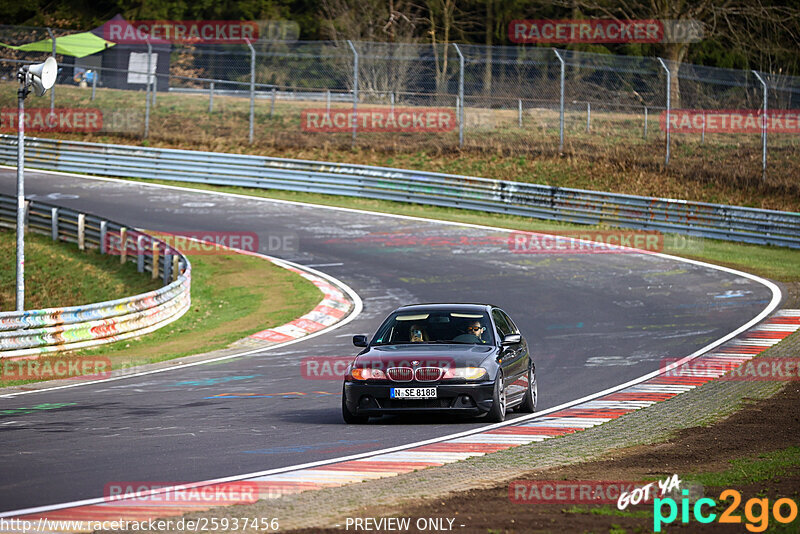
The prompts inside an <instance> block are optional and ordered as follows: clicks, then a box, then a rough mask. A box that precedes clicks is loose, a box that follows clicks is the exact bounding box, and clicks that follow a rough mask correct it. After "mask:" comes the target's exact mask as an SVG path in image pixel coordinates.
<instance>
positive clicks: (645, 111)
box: [644, 106, 647, 139]
mask: <svg viewBox="0 0 800 534" xmlns="http://www.w3.org/2000/svg"><path fill="white" fill-rule="evenodd" d="M644 138H645V139H647V106H645V107H644Z"/></svg>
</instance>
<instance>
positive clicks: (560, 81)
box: [0, 27, 800, 188]
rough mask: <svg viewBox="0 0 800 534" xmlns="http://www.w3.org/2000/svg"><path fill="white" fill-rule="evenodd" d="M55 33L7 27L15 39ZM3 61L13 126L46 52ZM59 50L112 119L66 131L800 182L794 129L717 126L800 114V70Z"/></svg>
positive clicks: (378, 53) (423, 50)
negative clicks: (528, 159)
mask: <svg viewBox="0 0 800 534" xmlns="http://www.w3.org/2000/svg"><path fill="white" fill-rule="evenodd" d="M63 33H64V32H56V41H57V40H58V36H59V35H61V34H63ZM47 36H48V32H47V30H46V29H41V28H27V29H26V28H19V27H0V42H4V43H8V44H21V43H27V42H32V41H34V40H36V39H43V38H47ZM0 55H2V58H1V59H0V87H2V88H3V90H2V91H0V102H2V103H3V108H5V109H4V112H3V117H4V120H3V123H2V129H3V130H4V131H6V132H8V131H11V130H9V128H10V126H13V124H11V125H10V124H9V122H12V123H13V121H10V117H11V111H12V108H13V109H15V107H16V102H15V96H16V91H15V88H16V85H15V84H16V82H15V75H16V71H17V69H18V68H19V65H20V63H22V62H40V61H43V60H44V58H46V57H47V55H49V54H47V53H22V52H19V51H16V50H13V49H7V48H3V49H0ZM56 59H57V60H58V62H59V76H58V79H57V87H56V92H55V95H56V96H55V104H56V107H58V108H77V109H97V110H100V112H101V113H102V121H101V123H102V124H100V125H97V124H95V125H94V130H92V129H91V128H86V129H85V130H84V131H81V130H80V128H73V129H72V130H70V129H69V128H64V131H63V135H65V136H67V137H69V136H70V134H72V133H74V134H75V138H82V139H85V138H86V137H85V136H86V134H87V133H88V134H91V135H98V136H109V135H111V136H113V137H131V138H151V139H154V140H158V141H164V142H167V143H174V144H184V143H187V144H194V145H198V146H202V147H204V148H212V149H220V150H230V149H231V147H236V148H235V150H237V151H238V150H244V149H242V148H241V146H242V145H247V144H252V145H254V146H255V147H259V146H262V147H267V146H274V147H283V148H301V149H302V148H320V147H322V148H325V147H327V148H350V147H358V148H363V149H376V150H389V151H423V152H431V151H433V152H454V151H455V152H457V151H459V150H470V151H483V152H487V153H491V154H498V153H499V154H520V155H560V154H563V155H566V156H574V157H581V158H585V159H587V160H589V161H600V160H603V161H608V162H611V163H613V164H614V165H617V166H618V168H629V167H630V166H638V167H639V168H645V169H659V170H660V169H664V168H670V169H673V170H675V171H677V172H679V173H682V174H684V175H686V176H692V177H699V178H707V179H710V180H714V179H719V178H723V179H724V181H725V182H726V183H733V184H736V183H757V182H761V181H765V182H768V183H769V184H770V185H771V186H774V187H779V188H780V187H795V186H796V184H797V183H798V178H799V177H800V176H799V174H800V171H799V170H798V169H799V168H800V166H799V165H798V155H800V153H799V152H798V149H799V148H800V135H798V131H800V128H798V126H797V124H795V126H794V128H793V129H792V128H786V129H784V130H785V131H784V130H781V129H778V130H776V131H772V130H770V131H768V132H767V131H765V129H764V128H761V127H758V128H756V129H755V130H753V129H752V128H750V129H749V130H748V131H746V132H736V131H727V130H725V129H724V128H723V129H720V128H719V124H715V123H714V122H713V121H714V120H715V119H714V112H719V111H722V110H739V111H742V110H751V111H752V112H753V114H755V116H756V117H758V118H759V120H760V117H761V116H762V115H763V111H764V110H797V109H798V108H800V77H791V76H785V75H774V74H767V73H757V72H754V71H742V70H732V69H720V68H713V67H705V66H699V65H691V64H686V63H681V64H679V65H676V64H670V62H668V61H664V60H661V59H659V58H648V57H631V56H615V55H609V54H596V53H586V52H577V51H572V50H559V49H553V48H541V47H524V46H519V47H501V46H495V47H486V46H479V45H463V44H461V45H456V44H449V45H441V44H439V45H431V44H389V43H372V42H350V41H338V42H334V41H315V42H303V41H294V42H284V41H258V42H253V43H251V44H244V45H220V44H215V45H209V44H197V45H180V44H174V43H173V44H170V43H166V44H164V43H158V44H155V43H154V44H152V46H150V47H148V46H147V44H146V43H143V44H136V45H122V44H119V45H117V46H115V47H112V48H109V49H107V50H105V51H103V52H100V53H98V54H93V55H90V56H87V57H84V58H73V57H69V56H62V55H58V56H57V58H56ZM148 65H149V69H150V72H151V76H149V77H148V76H147V70H148ZM28 105H29V106H34V105H40V106H41V107H47V105H46V103H43V104H38V103H35V102H30V103H29V104H28ZM668 108H669V109H668ZM683 110H694V111H693V113H694V115H695V116H696V117H695V118H696V119H697V117H699V119H697V120H699V122H694V123H693V127H692V128H689V129H688V130H687V129H686V128H677V126H679V125H680V120H682V119H683V118H685V113H684V111H683ZM668 112H669V117H670V118H671V119H672V120H671V121H667V114H668ZM402 113H406V115H402V117H405V119H404V120H405V122H403V123H402V124H401V122H402V121H401V114H402ZM34 119H35V117H33V118H31V122H32V123H33V122H34ZM706 121H708V125H709V127H708V128H706ZM67 122H68V121H67ZM670 124H672V129H671V128H670ZM698 124H699V126H698ZM31 126H32V127H33V128H32V130H31V132H32V133H33V132H35V131H36V127H35V124H31ZM40 131H44V132H46V131H47V128H46V127H45V128H43V129H40ZM113 137H112V138H113Z"/></svg>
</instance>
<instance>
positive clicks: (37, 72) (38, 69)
mask: <svg viewBox="0 0 800 534" xmlns="http://www.w3.org/2000/svg"><path fill="white" fill-rule="evenodd" d="M57 71H58V65H57V64H56V60H55V58H54V57H49V58H47V59H46V60H45V62H44V63H38V64H36V65H23V66H22V67H20V69H19V71H18V72H17V78H18V79H19V89H18V90H17V102H18V109H19V111H18V117H17V127H18V130H17V311H24V310H25V97H26V96H28V93H30V92H31V87H33V91H34V93H36V95H37V96H44V94H45V92H46V91H47V90H48V89H50V88H51V87H53V85H55V83H56V73H57Z"/></svg>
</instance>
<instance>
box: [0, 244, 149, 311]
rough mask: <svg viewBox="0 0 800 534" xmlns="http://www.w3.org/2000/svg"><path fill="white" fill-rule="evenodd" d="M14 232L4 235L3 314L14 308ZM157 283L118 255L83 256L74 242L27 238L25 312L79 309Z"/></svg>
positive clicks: (0, 259) (0, 260)
mask: <svg viewBox="0 0 800 534" xmlns="http://www.w3.org/2000/svg"><path fill="white" fill-rule="evenodd" d="M15 265H16V233H15V232H13V231H8V230H0V311H13V310H14V309H16V267H15ZM159 287H161V282H160V281H159V280H152V279H151V278H150V276H149V275H145V274H142V273H139V272H137V271H136V266H135V265H133V264H131V263H126V264H125V265H120V263H119V256H105V255H102V254H100V253H99V252H97V251H95V250H86V251H84V252H81V251H80V250H78V247H77V246H76V245H75V244H73V243H64V242H53V241H52V240H51V239H50V238H49V237H47V236H43V235H39V234H35V233H32V232H29V233H27V234H26V235H25V309H27V310H37V309H42V308H56V307H66V306H78V305H81V304H91V303H94V302H102V301H106V300H114V299H118V298H123V297H127V296H130V295H136V294H139V293H146V292H148V291H152V290H154V289H158V288H159Z"/></svg>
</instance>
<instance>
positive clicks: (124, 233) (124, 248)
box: [119, 226, 128, 264]
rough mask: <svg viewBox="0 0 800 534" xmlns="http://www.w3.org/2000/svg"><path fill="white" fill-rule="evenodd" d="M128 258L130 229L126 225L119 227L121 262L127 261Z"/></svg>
mask: <svg viewBox="0 0 800 534" xmlns="http://www.w3.org/2000/svg"><path fill="white" fill-rule="evenodd" d="M127 259H128V229H127V228H125V227H124V226H123V227H122V228H120V229H119V262H120V264H123V263H125V261H126V260H127Z"/></svg>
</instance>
